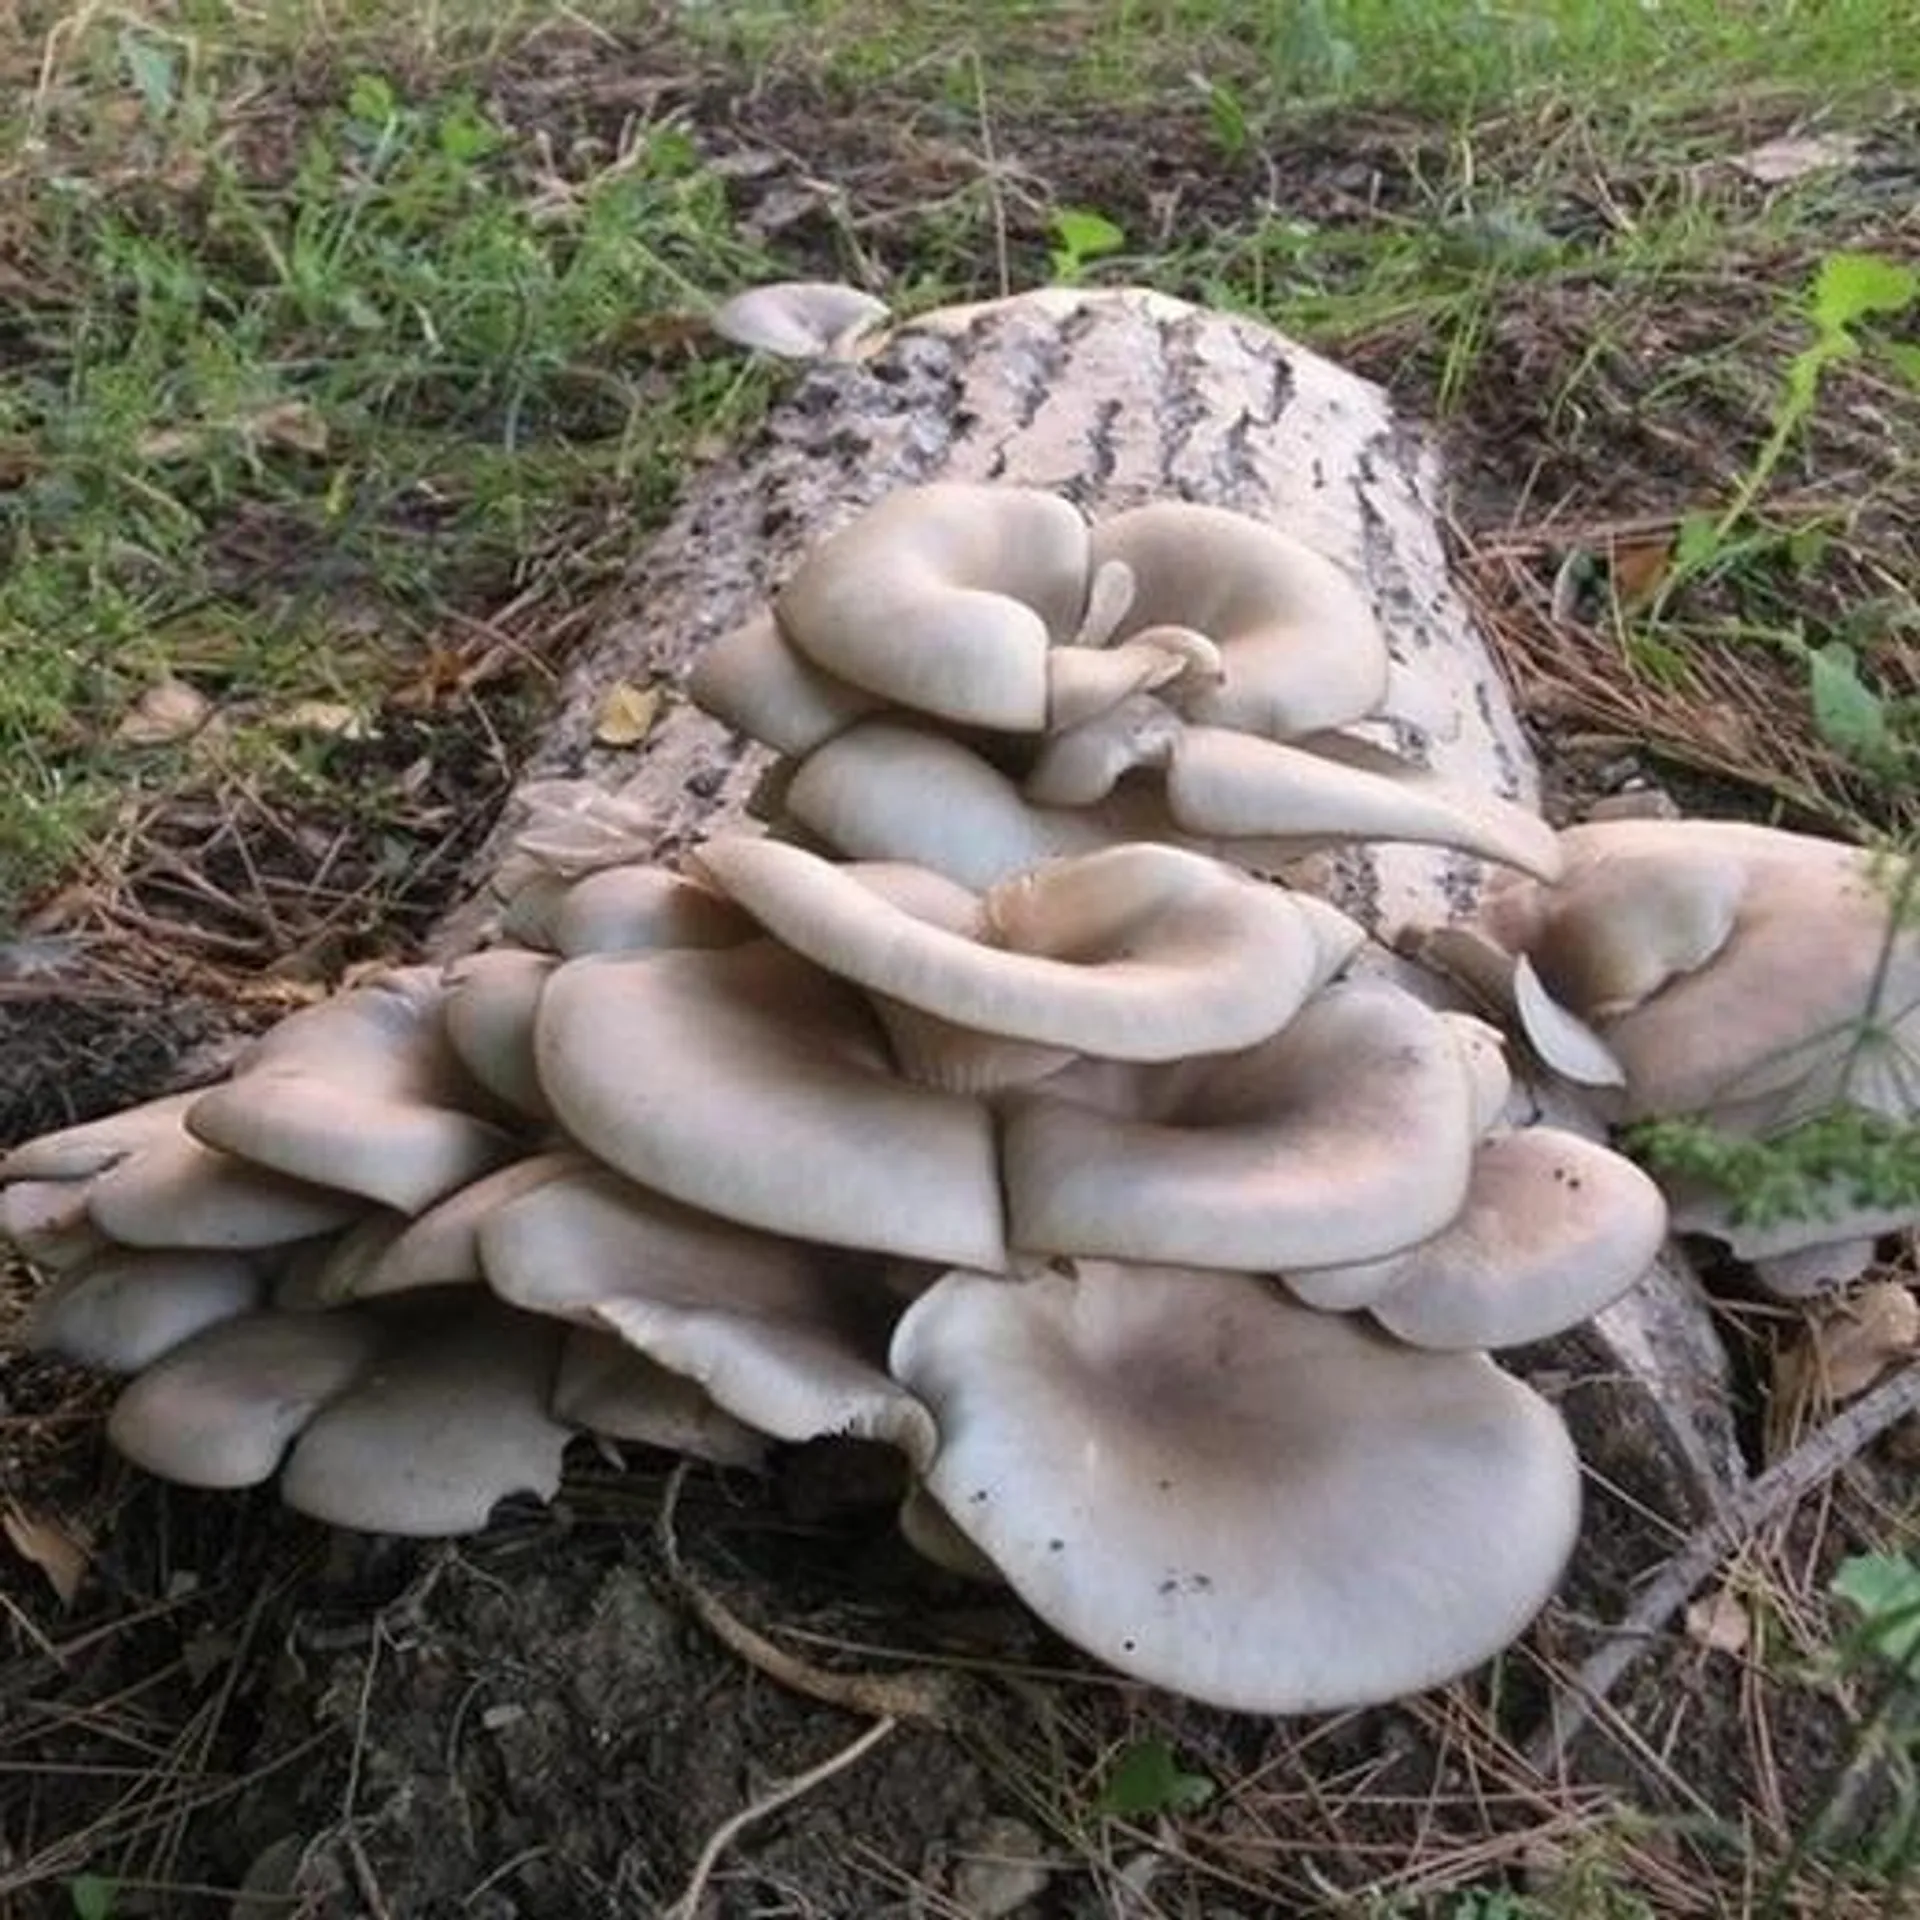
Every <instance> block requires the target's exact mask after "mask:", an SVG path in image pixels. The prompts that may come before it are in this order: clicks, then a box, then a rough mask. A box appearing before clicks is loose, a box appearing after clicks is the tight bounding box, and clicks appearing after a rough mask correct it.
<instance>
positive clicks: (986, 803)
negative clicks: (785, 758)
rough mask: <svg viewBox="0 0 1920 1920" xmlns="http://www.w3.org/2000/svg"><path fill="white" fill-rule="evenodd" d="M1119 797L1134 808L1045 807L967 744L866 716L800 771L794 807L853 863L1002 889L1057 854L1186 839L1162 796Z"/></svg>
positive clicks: (793, 781)
mask: <svg viewBox="0 0 1920 1920" xmlns="http://www.w3.org/2000/svg"><path fill="white" fill-rule="evenodd" d="M1114 799H1115V800H1116V801H1121V802H1123V803H1124V804H1125V806H1126V808H1127V812H1126V813H1125V814H1124V815H1121V816H1119V817H1116V815H1115V813H1114V812H1113V811H1111V810H1110V809H1108V808H1079V807H1042V806H1035V805H1033V804H1031V803H1030V802H1029V801H1028V800H1027V799H1026V798H1025V797H1024V796H1023V795H1022V793H1021V791H1020V787H1019V783H1018V782H1017V781H1014V780H1011V779H1009V778H1008V777H1007V776H1006V775H1005V774H1004V773H1002V772H1000V770H999V769H998V768H997V767H994V766H992V765H990V764H989V763H988V762H987V761H986V760H984V759H982V758H981V756H980V755H979V754H977V753H975V752H974V751H973V750H972V749H971V748H969V747H965V746H962V745H961V744H960V742H959V741H957V740H949V739H946V738H945V737H943V736H942V735H940V734H937V733H932V732H930V731H928V730H927V729H926V728H925V727H920V726H913V725H910V724H908V723H906V722H904V721H899V720H863V721H861V722H860V723H859V724H858V725H856V726H853V727H849V728H848V729H847V731H846V732H845V733H843V734H840V735H839V736H838V737H837V738H835V739H833V740H830V741H828V742H827V744H826V745H825V746H823V747H821V748H819V749H818V750H817V751H816V752H814V753H811V754H809V755H808V756H807V758H806V759H805V760H803V761H802V762H801V763H800V764H799V766H798V767H796V768H795V769H794V770H793V772H792V775H791V778H790V779H789V780H788V782H787V788H786V796H785V811H786V813H787V815H788V817H790V818H791V819H793V820H795V821H797V822H798V823H799V824H800V825H801V826H803V827H806V828H807V829H809V830H810V831H811V832H813V833H816V834H818V835H819V836H820V838H821V839H822V840H824V841H825V842H826V843H827V844H828V845H829V846H831V847H834V848H836V849H837V850H838V851H839V852H841V853H843V854H845V855H847V856H848V857H849V858H850V859H855V860H905V861H911V862H913V863H914V864H915V865H916V866H922V867H932V868H934V869H935V870H936V871H937V872H940V873H944V874H946V875H947V876H948V877H949V878H950V879H954V880H958V881H959V882H960V883H961V884H962V885H963V886H969V887H990V886H992V885H993V884H994V882H995V881H997V880H1004V879H1006V878H1007V877H1008V876H1009V875H1012V874H1016V873H1025V872H1026V871H1027V870H1028V869H1029V868H1032V867H1037V866H1038V865H1039V864H1040V863H1041V862H1042V861H1043V860H1050V859H1053V858H1055V857H1057V856H1065V855H1072V854H1081V853H1093V852H1097V851H1098V850H1099V849H1100V848H1102V847H1109V846H1113V845H1114V844H1116V843H1117V842H1119V841H1121V840H1125V839H1136V840H1154V839H1159V840H1165V839H1168V838H1172V837H1175V836H1174V834H1173V829H1172V823H1171V821H1169V820H1168V819H1167V816H1166V809H1165V807H1164V806H1163V805H1162V804H1161V803H1160V801H1159V798H1158V796H1157V795H1153V794H1142V793H1137V792H1136V793H1128V792H1127V790H1125V789H1122V790H1121V791H1120V792H1119V793H1116V794H1115V795H1114ZM1129 825H1131V826H1132V827H1133V828H1134V829H1135V830H1134V831H1132V832H1129V831H1127V828H1128V826H1129Z"/></svg>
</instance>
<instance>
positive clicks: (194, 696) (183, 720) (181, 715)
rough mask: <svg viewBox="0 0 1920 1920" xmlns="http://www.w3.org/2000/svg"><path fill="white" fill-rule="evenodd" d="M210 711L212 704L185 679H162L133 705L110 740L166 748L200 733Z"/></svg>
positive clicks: (123, 743)
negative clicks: (192, 734) (172, 743)
mask: <svg viewBox="0 0 1920 1920" xmlns="http://www.w3.org/2000/svg"><path fill="white" fill-rule="evenodd" d="M212 712H213V702H212V701H211V700H209V699H208V698H207V696H206V695H205V694H204V693H201V692H200V691H199V690H198V689H197V688H195V687H190V686H188V685H187V683H186V682H185V681H184V680H162V681H161V682H159V684H158V685H157V686H151V687H149V688H148V689H147V690H146V692H145V693H143V694H142V695H141V696H140V698H139V699H138V700H136V701H135V702H134V703H133V705H132V706H131V707H130V708H129V709H128V710H127V712H126V713H125V715H123V716H122V718H121V721H120V724H119V725H118V726H117V727H115V728H114V730H113V737H114V738H115V739H116V740H118V741H119V742H120V743H121V745H122V746H128V747H161V746H166V745H169V744H170V743H171V742H173V741H175V740H184V739H185V738H186V737H187V736H188V735H189V734H190V733H197V732H199V730H200V729H201V728H202V727H203V726H205V725H206V723H207V719H208V717H209V716H210V715H211V714H212Z"/></svg>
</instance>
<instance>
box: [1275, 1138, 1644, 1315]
mask: <svg viewBox="0 0 1920 1920" xmlns="http://www.w3.org/2000/svg"><path fill="white" fill-rule="evenodd" d="M1666 1237H1667V1206H1666V1201H1665V1199H1664V1198H1663V1197H1662V1195H1661V1192H1660V1189H1659V1188H1658V1187H1657V1186H1655V1185H1654V1183H1653V1181H1652V1180H1651V1179H1649V1178H1648V1177H1647V1175H1646V1174H1644V1173H1642V1172H1641V1171H1640V1169H1639V1168H1638V1167H1636V1166H1635V1165H1634V1164H1633V1163H1632V1161H1630V1160H1625V1159H1623V1158H1622V1157H1621V1156H1620V1155H1619V1154H1617V1153H1614V1152H1613V1151H1611V1150H1610V1149H1609V1148H1607V1147H1604V1146H1602V1145H1600V1144H1599V1143H1598V1142H1597V1141H1593V1140H1586V1139H1582V1138H1581V1137H1580V1136H1579V1135H1578V1134H1572V1133H1565V1132H1562V1131H1561V1130H1560V1129H1559V1128H1557V1127H1529V1128H1526V1129H1524V1130H1522V1131H1520V1132H1516V1133H1504V1134H1499V1135H1496V1136H1495V1137H1494V1138H1493V1139H1490V1140H1486V1141H1483V1142H1482V1143H1481V1145H1480V1148H1479V1150H1478V1151H1477V1152H1476V1153H1475V1155H1474V1159H1473V1177H1472V1179H1471V1181H1470V1182H1469V1184H1468V1187H1467V1198H1466V1204H1465V1205H1464V1206H1463V1207H1462V1208H1461V1209H1460V1212H1459V1214H1458V1215H1457V1216H1456V1217H1455V1218H1454V1219H1453V1220H1452V1221H1451V1222H1449V1224H1448V1225H1447V1226H1445V1227H1444V1228H1442V1229H1441V1231H1440V1232H1439V1233H1437V1234H1435V1235H1434V1236H1433V1237H1432V1238H1431V1239H1429V1240H1425V1241H1422V1242H1421V1243H1420V1244H1419V1245H1418V1246H1415V1247H1410V1248H1409V1249H1408V1250H1407V1251H1406V1252H1404V1253H1401V1254H1397V1255H1395V1256H1393V1257H1392V1258H1390V1259H1387V1260H1384V1261H1380V1262H1378V1263H1376V1264H1375V1266H1374V1268H1373V1269H1372V1270H1371V1274H1370V1275H1368V1274H1367V1272H1366V1270H1363V1269H1358V1268H1346V1269H1333V1270H1331V1271H1329V1272H1325V1273H1319V1274H1315V1273H1290V1274H1288V1276H1287V1284H1288V1286H1289V1288H1290V1289H1291V1290H1292V1292H1293V1293H1294V1294H1295V1295H1296V1297H1298V1298H1299V1299H1301V1300H1303V1301H1304V1302H1306V1303H1307V1304H1308V1305H1309V1306H1315V1307H1331V1306H1342V1307H1346V1306H1365V1307H1367V1308H1369V1309H1370V1310H1371V1312H1372V1314H1373V1317H1374V1318H1375V1319H1376V1320H1378V1321H1379V1322H1380V1324H1381V1325H1382V1326H1383V1327H1385V1328H1386V1330H1387V1331H1388V1332H1389V1333H1391V1334H1392V1335H1393V1336H1394V1337H1395V1338H1396V1339H1399V1340H1404V1341H1406V1342H1407V1344H1408V1345H1410V1346H1416V1347H1435V1348H1441V1349H1446V1350H1450V1351H1460V1352H1466V1351H1472V1350H1475V1349H1478V1348H1482V1347H1491V1348H1499V1347H1518V1346H1524V1345H1526V1344H1527V1343H1528V1342H1529V1341H1533V1340H1545V1339H1547V1338H1549V1337H1550V1336H1551V1335H1553V1334H1556V1333H1564V1332H1565V1331H1566V1330H1567V1328H1569V1327H1574V1326H1578V1325H1579V1324H1580V1322H1581V1321H1583V1320H1586V1319H1589V1318H1591V1317H1592V1315H1594V1314H1596V1313H1598V1312H1599V1311H1600V1310H1601V1309H1602V1308H1603V1307H1606V1306H1608V1305H1610V1304H1611V1303H1612V1302H1613V1301H1615V1300H1617V1299H1618V1298H1619V1297H1620V1296H1621V1295H1622V1294H1623V1293H1625V1292H1626V1291H1627V1290H1628V1288H1630V1287H1632V1286H1633V1285H1634V1284H1635V1283H1636V1282H1637V1281H1639V1280H1640V1279H1641V1278H1643V1277H1644V1275H1645V1274H1646V1272H1647V1270H1648V1268H1650V1267H1651V1266H1652V1265H1653V1263H1654V1261H1655V1260H1657V1259H1658V1258H1659V1256H1660V1249H1661V1248H1662V1246H1664V1245H1665V1244H1666ZM1336 1287H1337V1288H1338V1290H1339V1293H1340V1295H1341V1297H1339V1298H1337V1299H1336V1298H1333V1297H1330V1295H1331V1293H1332V1291H1333V1290H1334V1289H1335V1288H1336Z"/></svg>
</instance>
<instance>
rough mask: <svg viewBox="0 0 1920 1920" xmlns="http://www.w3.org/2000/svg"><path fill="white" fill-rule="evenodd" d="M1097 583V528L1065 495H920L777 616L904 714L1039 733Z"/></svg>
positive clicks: (842, 553) (806, 577)
mask: <svg viewBox="0 0 1920 1920" xmlns="http://www.w3.org/2000/svg"><path fill="white" fill-rule="evenodd" d="M1089 577H1090V569H1089V564H1088V544H1087V525H1086V522H1085V521H1084V520H1083V519H1082V518H1081V517H1080V514H1079V513H1078V512H1077V511H1076V510H1075V509H1074V508H1073V507H1072V506H1070V505H1068V503H1067V502H1066V501H1064V500H1062V499H1060V498H1059V497H1058V496H1057V495H1055V494H1051V493H1041V492H1038V491H1036V490H1034V489H1032V488H1027V487H994V486H963V485H953V484H941V485H934V486H927V487H913V488H909V489H906V490H904V491H902V492H899V493H894V494H890V495H889V496H888V497H887V498H886V499H884V500H882V501H881V502H880V503H879V504H878V505H877V506H875V507H871V508H869V509H868V510H867V512H865V513H864V514H862V515H861V516H860V517H859V518H858V519H857V520H855V521H854V522H853V523H852V524H851V525H850V526H848V527H846V528H844V529H842V530H841V531H840V532H839V533H837V534H834V535H832V536H831V537H830V538H829V539H827V540H825V541H823V542H822V543H821V544H820V545H819V546H818V547H816V548H815V549H814V550H813V551H812V552H811V553H810V554H809V555H808V556H807V558H806V559H805V560H804V561H803V562H802V563H801V565H800V568H799V571H798V572H797V573H795V575H794V576H793V578H792V579H791V580H790V581H789V582H788V583H787V585H786V587H785V588H784V589H783V590H782V591H781V593H780V594H779V596H778V597H777V599H776V600H775V602H774V614H775V617H776V618H777V619H778V621H779V623H780V628H781V631H782V632H783V633H784V634H785V635H786V637H787V639H788V640H789V641H790V642H791V643H792V645H793V646H794V647H795V648H797V649H798V650H799V652H800V653H802V654H803V655H804V656H805V657H806V658H807V659H808V660H810V661H812V662H813V664H814V665H816V666H818V667H821V668H823V669H824V670H825V671H826V672H828V673H829V674H832V675H833V676H834V677H835V678H837V679H840V680H845V681H847V682H849V683H851V684H852V685H853V686H856V687H860V688H864V689H865V690H866V691H867V692H869V693H874V694H878V695H880V696H881V697H882V698H883V699H885V700H886V701H888V702H889V703H890V704H892V705H895V706H901V707H906V708H908V709H910V710H912V711H914V712H918V713H926V714H932V715H935V716H937V717H938V718H940V719H943V720H950V721H959V722H961V723H963V724H967V725H971V726H979V727H993V728H1000V729H1005V730H1008V731H1012V732H1020V733H1039V732H1041V731H1042V730H1043V729H1044V728H1045V726H1046V724H1047V654H1048V651H1049V649H1050V648H1051V647H1052V646H1054V645H1056V644H1059V643H1062V642H1064V641H1066V640H1068V639H1070V638H1071V637H1072V635H1073V633H1074V631H1075V629H1076V628H1077V627H1078V625H1079V622H1080V616H1081V614H1082V612H1083V610H1084V608H1085V606H1086V600H1087V590H1088V581H1089Z"/></svg>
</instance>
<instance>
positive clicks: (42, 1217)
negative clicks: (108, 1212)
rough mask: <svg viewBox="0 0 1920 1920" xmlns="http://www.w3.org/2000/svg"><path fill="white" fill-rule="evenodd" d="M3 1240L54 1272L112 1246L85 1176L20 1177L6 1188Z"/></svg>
mask: <svg viewBox="0 0 1920 1920" xmlns="http://www.w3.org/2000/svg"><path fill="white" fill-rule="evenodd" d="M0 1241H4V1242H8V1243H10V1244H12V1245H13V1246H16V1247H18V1248H19V1249H20V1251H21V1252H22V1253H23V1254H25V1255H26V1257H27V1258H28V1259H29V1260H31V1261H32V1262H33V1264H34V1265H35V1266H36V1267H39V1268H41V1269H43V1270H44V1271H45V1272H48V1273H62V1272H65V1271H67V1270H69V1269H70V1268H73V1267H77V1266H79V1265H81V1263H82V1262H84V1261H87V1260H91V1259H92V1258H93V1257H94V1255H95V1254H98V1253H102V1252H104V1251H105V1250H106V1248H107V1246H108V1245H109V1242H108V1240H107V1237H106V1235H105V1234H103V1233H102V1232H101V1231H100V1229H99V1228H98V1227H96V1226H95V1225H94V1224H93V1217H92V1215H91V1214H89V1213H88V1212H87V1182H86V1181H84V1180H16V1181H14V1183H13V1184H12V1185H11V1186H7V1187H0Z"/></svg>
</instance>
